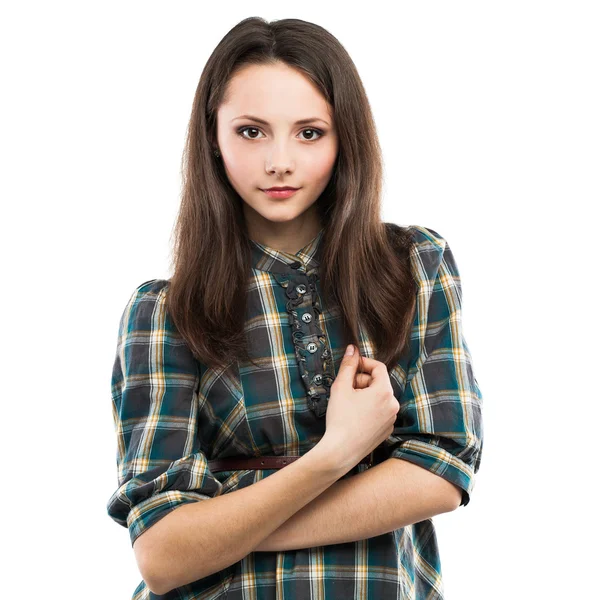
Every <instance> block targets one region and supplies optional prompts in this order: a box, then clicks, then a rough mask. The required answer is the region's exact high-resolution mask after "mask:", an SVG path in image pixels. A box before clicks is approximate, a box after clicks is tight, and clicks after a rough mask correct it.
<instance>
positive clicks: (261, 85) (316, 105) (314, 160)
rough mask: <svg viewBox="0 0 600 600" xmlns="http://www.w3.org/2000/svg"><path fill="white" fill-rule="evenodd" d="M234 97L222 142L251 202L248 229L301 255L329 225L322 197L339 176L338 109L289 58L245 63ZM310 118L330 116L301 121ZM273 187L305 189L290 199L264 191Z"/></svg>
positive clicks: (233, 175) (220, 115)
mask: <svg viewBox="0 0 600 600" xmlns="http://www.w3.org/2000/svg"><path fill="white" fill-rule="evenodd" d="M228 96H229V98H228V101H227V103H224V104H222V105H221V106H220V107H219V110H218V112H217V143H218V149H219V150H220V152H221V159H220V160H223V164H224V167H225V172H226V174H227V177H228V179H229V181H230V183H231V185H232V187H233V188H234V189H235V190H236V191H237V193H238V194H239V195H240V197H241V198H242V200H243V202H244V204H243V208H244V215H245V218H246V224H247V227H248V234H249V236H250V238H251V239H253V240H256V241H257V242H260V243H261V244H264V245H266V246H269V247H270V248H274V249H277V250H279V251H282V252H289V253H291V254H295V253H296V252H297V251H298V250H299V249H300V248H302V247H304V246H305V245H306V244H308V243H309V242H310V241H311V240H312V239H313V238H314V237H315V236H316V235H317V233H318V232H319V230H320V229H321V222H320V219H319V215H318V212H317V206H316V201H317V199H318V198H319V196H320V195H321V193H322V192H323V190H324V189H325V187H326V186H327V183H328V182H329V180H330V178H331V176H332V174H333V166H334V164H335V160H336V158H337V153H338V146H339V144H338V136H337V131H336V129H335V123H334V119H333V114H332V107H331V105H330V104H328V103H327V101H326V100H325V98H324V97H323V96H322V95H321V93H320V92H319V91H318V89H317V88H316V87H315V86H314V84H313V83H312V82H311V81H310V80H308V79H307V78H306V77H305V76H304V75H303V74H301V73H299V72H298V71H296V70H294V69H292V68H291V67H289V66H288V65H286V64H285V63H281V62H279V63H277V64H276V65H251V66H248V67H246V68H244V69H243V70H242V71H240V72H238V73H237V74H236V75H235V76H234V77H233V78H232V79H231V81H230V82H229V87H228ZM241 115H252V116H255V117H259V118H260V119H263V120H264V121H267V123H268V124H267V125H265V124H261V123H259V122H257V121H254V120H252V119H247V118H243V119H239V118H237V117H240V116H241ZM309 117H310V118H313V117H316V118H318V119H322V121H319V120H311V122H310V123H307V124H302V125H295V122H296V121H298V120H300V119H306V118H309ZM323 121H324V122H323ZM242 127H246V129H245V130H243V129H242V130H241V131H240V129H241V128H242ZM272 186H291V187H296V188H300V189H299V190H298V191H297V192H296V193H295V194H294V195H293V196H291V197H290V198H271V197H270V196H268V195H267V194H265V193H264V192H263V191H262V189H265V188H269V187H272Z"/></svg>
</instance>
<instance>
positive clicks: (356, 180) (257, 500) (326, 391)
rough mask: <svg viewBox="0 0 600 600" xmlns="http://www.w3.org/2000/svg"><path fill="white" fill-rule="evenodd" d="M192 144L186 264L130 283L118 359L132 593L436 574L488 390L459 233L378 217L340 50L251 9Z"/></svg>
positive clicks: (429, 579) (475, 460) (381, 582)
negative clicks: (456, 244)
mask: <svg viewBox="0 0 600 600" xmlns="http://www.w3.org/2000/svg"><path fill="white" fill-rule="evenodd" d="M184 156H185V162H184V170H183V173H184V179H185V181H184V183H185V185H184V188H183V194H182V196H183V197H182V203H181V210H180V214H179V218H178V221H177V224H176V225H177V226H176V243H175V252H174V261H173V276H172V277H171V278H170V279H168V280H164V279H153V280H151V281H147V282H144V283H142V284H141V285H139V286H137V288H136V289H135V290H134V292H133V294H132V295H131V298H130V299H129V301H128V303H127V305H126V307H125V310H124V312H123V315H122V318H121V321H120V325H119V334H118V346H117V352H116V359H115V363H114V370H113V378H112V400H113V414H114V419H115V427H116V432H117V439H118V451H117V466H118V484H119V485H118V488H117V490H116V491H115V492H114V493H113V494H112V496H111V498H110V500H109V502H108V506H107V508H108V513H109V515H110V516H111V517H112V519H114V520H115V521H116V522H117V523H119V524H121V525H123V526H125V527H127V528H128V530H129V534H130V538H131V544H132V547H133V549H134V552H135V556H136V559H137V561H138V565H139V568H140V572H141V574H142V576H143V579H144V581H142V582H141V583H140V585H139V586H138V587H137V589H136V590H135V591H134V594H133V598H134V599H142V598H151V597H152V598H154V597H156V595H163V597H165V598H177V599H192V598H193V599H195V600H200V599H209V598H211V599H216V598H227V599H228V600H238V599H239V600H241V599H242V598H244V599H246V598H252V599H256V600H268V599H269V600H270V599H273V600H274V599H276V598H286V600H292V599H308V598H310V599H312V600H321V599H322V600H331V599H347V598H365V599H370V598H374V599H375V598H377V599H381V598H394V599H397V598H403V599H423V600H424V599H425V598H427V599H428V600H433V599H435V598H443V582H442V576H441V566H440V557H439V555H438V546H437V542H436V535H435V529H434V525H433V522H432V517H433V516H435V515H436V514H440V513H443V512H449V511H451V510H454V509H455V508H457V507H458V506H459V505H466V504H467V503H468V502H469V499H470V494H471V492H472V489H473V485H474V477H475V474H476V472H477V471H478V469H479V465H480V461H481V451H482V445H483V427H482V414H481V408H482V396H481V392H480V389H479V386H478V384H477V380H476V378H475V376H474V373H473V369H472V359H471V355H470V352H469V349H468V346H467V343H466V341H465V339H464V336H463V332H462V325H461V299H462V294H461V283H460V277H459V272H458V269H457V265H456V262H455V260H454V257H453V255H452V252H451V250H450V247H449V245H448V243H447V241H446V240H445V239H444V238H443V237H442V236H441V235H440V234H439V233H437V232H436V231H434V230H432V229H429V228H426V227H423V226H419V225H412V226H407V227H402V226H399V225H395V224H392V223H384V222H382V221H381V218H380V209H381V189H382V159H381V154H380V148H379V144H378V141H377V136H376V130H375V125H374V121H373V116H372V114H371V111H370V108H369V103H368V100H367V96H366V94H365V91H364V89H363V86H362V84H361V81H360V78H359V76H358V74H357V71H356V68H355V66H354V64H353V63H352V61H351V59H350V57H349V56H348V54H347V53H346V51H345V50H344V48H343V47H342V46H341V44H340V43H339V42H338V41H337V40H336V39H335V38H334V37H333V36H332V35H331V34H330V33H328V32H327V31H326V30H324V29H323V28H321V27H319V26H318V25H315V24H312V23H308V22H305V21H301V20H297V19H284V20H280V21H275V22H271V23H269V22H266V21H264V20H262V19H260V18H249V19H245V20H244V21H242V22H240V23H239V24H238V25H236V26H235V27H234V28H233V29H232V30H231V31H230V32H229V33H228V34H227V35H226V36H225V37H224V38H223V39H222V40H221V42H220V43H219V44H218V46H217V48H216V49H215V51H214V52H213V54H212V55H211V57H210V58H209V60H208V62H207V64H206V66H205V69H204V71H203V73H202V76H201V78H200V82H199V85H198V89H197V92H196V96H195V99H194V104H193V110H192V115H191V120H190V125H189V133H188V139H187V145H186V151H185V155H184ZM278 188H286V189H288V191H281V190H280V191H277V189H278ZM289 188H292V189H291V190H290V189H289ZM349 345H352V346H351V347H352V348H354V349H355V352H354V354H348V355H345V350H346V348H347V346H349ZM398 459H400V460H398ZM208 500H210V501H208ZM151 594H154V595H151Z"/></svg>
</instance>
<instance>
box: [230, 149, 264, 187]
mask: <svg viewBox="0 0 600 600" xmlns="http://www.w3.org/2000/svg"><path fill="white" fill-rule="evenodd" d="M224 160H225V167H226V170H227V172H228V174H229V176H230V178H232V179H234V180H235V181H238V182H240V183H245V184H246V185H247V184H248V181H249V180H250V176H256V165H255V162H256V161H255V159H253V158H252V155H251V153H249V152H244V151H243V150H239V149H237V148H236V149H233V150H231V151H230V152H229V153H228V154H227V158H226V159H224Z"/></svg>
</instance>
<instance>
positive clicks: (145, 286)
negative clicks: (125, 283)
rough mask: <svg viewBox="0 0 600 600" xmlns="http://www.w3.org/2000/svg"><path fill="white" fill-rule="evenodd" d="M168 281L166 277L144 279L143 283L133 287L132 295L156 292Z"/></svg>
mask: <svg viewBox="0 0 600 600" xmlns="http://www.w3.org/2000/svg"><path fill="white" fill-rule="evenodd" d="M169 283H170V281H169V280H168V279H149V280H148V281H144V283H140V285H138V286H137V287H136V288H135V290H134V292H133V295H138V294H158V293H159V292H160V291H161V290H163V289H164V288H165V287H167V286H168V285H169Z"/></svg>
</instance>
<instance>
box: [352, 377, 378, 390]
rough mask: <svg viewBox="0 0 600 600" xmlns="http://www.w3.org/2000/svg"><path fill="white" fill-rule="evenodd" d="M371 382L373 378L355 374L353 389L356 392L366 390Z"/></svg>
mask: <svg viewBox="0 0 600 600" xmlns="http://www.w3.org/2000/svg"><path fill="white" fill-rule="evenodd" d="M371 381H373V378H372V377H371V376H370V375H367V374H365V373H357V374H356V376H355V378H354V389H356V390H364V389H365V388H368V387H369V385H370V384H371Z"/></svg>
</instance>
